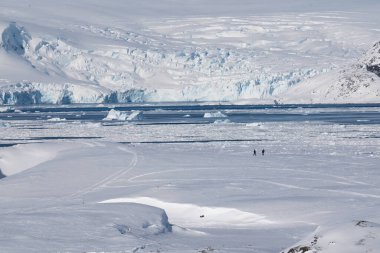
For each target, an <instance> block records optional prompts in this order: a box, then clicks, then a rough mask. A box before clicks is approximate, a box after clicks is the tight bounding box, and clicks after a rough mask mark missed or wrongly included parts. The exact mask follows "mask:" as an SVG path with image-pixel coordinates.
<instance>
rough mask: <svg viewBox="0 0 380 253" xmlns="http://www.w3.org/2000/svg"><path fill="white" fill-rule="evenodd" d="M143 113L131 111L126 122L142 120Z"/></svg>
mask: <svg viewBox="0 0 380 253" xmlns="http://www.w3.org/2000/svg"><path fill="white" fill-rule="evenodd" d="M142 119H143V113H142V112H141V111H133V112H132V113H131V114H130V115H129V116H128V118H127V120H128V121H131V120H142Z"/></svg>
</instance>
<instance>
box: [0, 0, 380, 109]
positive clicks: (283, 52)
mask: <svg viewBox="0 0 380 253" xmlns="http://www.w3.org/2000/svg"><path fill="white" fill-rule="evenodd" d="M274 2H276V1H274ZM295 2H296V1H295ZM324 2H325V1H323V2H321V4H320V7H321V10H319V12H312V11H311V10H307V8H306V7H305V6H303V5H302V6H301V5H299V6H298V7H299V8H298V9H297V8H296V9H294V11H293V12H289V10H288V9H287V8H288V7H286V6H284V5H283V4H279V6H280V7H281V8H283V9H284V11H283V12H280V14H279V13H273V11H272V12H270V11H268V10H265V11H264V10H263V13H259V12H254V13H251V14H248V13H246V11H245V9H246V8H247V9H253V8H257V9H260V8H263V7H262V6H261V4H259V3H258V2H257V1H251V3H245V4H246V6H245V8H243V7H239V8H238V7H236V8H238V10H239V11H238V10H237V9H236V10H235V9H234V8H232V9H231V13H230V14H231V15H226V13H225V12H226V10H228V8H231V4H230V3H229V2H228V1H225V2H224V4H222V5H221V6H219V7H218V8H217V9H215V10H212V9H209V10H204V11H201V12H202V13H198V12H199V10H198V9H197V8H195V7H194V6H195V4H194V3H190V4H188V5H189V6H190V7H189V13H187V14H186V15H179V14H168V13H166V14H165V12H164V13H163V14H156V15H153V16H152V17H148V16H147V14H146V13H141V14H138V12H139V11H141V10H140V9H139V8H141V6H140V5H141V4H137V3H131V2H130V1H128V3H123V2H120V1H116V2H114V3H113V5H108V4H106V3H101V2H96V4H90V3H88V1H87V0H82V1H78V3H75V4H74V3H70V4H68V5H62V4H61V3H59V2H58V1H42V2H39V3H37V2H33V3H31V4H27V3H26V2H25V3H24V2H20V3H19V4H16V3H13V2H12V1H9V0H6V1H5V2H4V8H3V9H2V10H1V11H0V14H1V18H0V32H1V33H2V36H1V38H2V41H1V48H0V61H1V62H3V63H2V64H1V65H0V104H9V105H26V104H70V103H129V102H133V103H139V102H162V101H165V102H169V101H171V102H173V101H185V102H190V101H191V102H194V101H219V102H229V101H241V100H249V101H255V102H256V103H262V102H264V101H273V99H274V98H275V97H277V96H282V94H284V93H285V92H286V91H287V90H289V88H290V87H293V86H295V85H297V84H299V83H302V82H303V81H306V80H309V79H311V78H313V77H316V76H319V75H320V74H323V73H326V72H330V71H331V70H335V69H337V68H339V67H341V66H342V65H344V64H346V63H347V62H351V61H354V60H355V59H356V58H358V57H360V55H361V54H363V52H365V51H366V50H367V49H368V48H369V45H371V44H372V43H373V42H374V41H376V40H378V35H379V30H378V28H377V27H378V25H377V24H378V22H377V19H375V17H376V15H375V14H371V13H372V12H369V9H371V7H373V5H376V3H374V2H373V1H370V0H367V1H365V2H364V3H363V5H362V6H361V8H362V9H364V10H365V11H362V12H360V10H359V11H358V12H357V13H353V12H350V10H353V9H357V7H358V6H357V4H354V3H351V2H350V3H349V4H348V3H346V5H347V6H345V8H348V9H347V10H344V11H342V10H338V9H337V7H331V6H332V5H330V4H326V3H324ZM148 3H149V4H151V8H152V10H154V9H155V8H159V6H157V4H154V3H152V1H147V3H146V4H148ZM213 3H214V4H215V2H213V1H209V2H208V3H205V4H204V6H212V4H213ZM149 4H148V5H149ZM294 4H295V5H297V4H298V3H292V4H291V5H294ZM162 5H163V6H166V8H169V6H170V8H174V6H176V8H180V4H179V3H178V2H176V1H174V2H173V3H171V4H168V3H162ZM58 6H59V7H60V10H61V12H62V15H56V16H55V14H57V7H58ZM228 6H229V7H228ZM326 6H330V7H329V8H330V9H328V8H327V7H326ZM116 7H117V8H116ZM280 7H279V8H280ZM99 8H100V9H102V11H103V12H102V11H100V9H99ZM161 8H162V6H161ZM305 8H306V10H305ZM341 8H343V7H341ZM84 9H86V10H84ZM264 9H265V8H264ZM176 10H178V13H181V12H182V10H179V9H176ZM211 10H212V11H211ZM232 10H234V11H232ZM146 11H147V12H149V10H146ZM78 12H82V13H87V14H88V15H83V14H82V15H75V14H78ZM135 12H137V13H135ZM203 12H205V13H203ZM100 13H102V15H100ZM124 13H125V14H126V15H123V14H124ZM127 14H128V15H129V16H128V15H127ZM264 14H265V15H264ZM369 14H371V15H369ZM96 15H98V18H94V16H96ZM36 16H38V17H39V18H36ZM10 20H11V21H10ZM374 20H375V22H374Z"/></svg>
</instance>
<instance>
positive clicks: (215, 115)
mask: <svg viewBox="0 0 380 253" xmlns="http://www.w3.org/2000/svg"><path fill="white" fill-rule="evenodd" d="M203 118H227V115H225V114H223V113H222V112H220V111H218V112H206V113H205V114H204V115H203Z"/></svg>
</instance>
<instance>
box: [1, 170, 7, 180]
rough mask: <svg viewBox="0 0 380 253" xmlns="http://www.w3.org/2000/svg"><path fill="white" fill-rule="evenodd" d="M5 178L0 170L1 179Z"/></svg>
mask: <svg viewBox="0 0 380 253" xmlns="http://www.w3.org/2000/svg"><path fill="white" fill-rule="evenodd" d="M4 177H6V176H5V175H4V174H3V172H2V171H1V169H0V179H2V178H4Z"/></svg>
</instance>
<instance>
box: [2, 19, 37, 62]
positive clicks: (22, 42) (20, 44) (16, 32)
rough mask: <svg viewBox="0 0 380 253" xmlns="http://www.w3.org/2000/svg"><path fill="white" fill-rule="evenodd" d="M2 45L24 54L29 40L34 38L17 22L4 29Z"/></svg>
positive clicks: (11, 50)
mask: <svg viewBox="0 0 380 253" xmlns="http://www.w3.org/2000/svg"><path fill="white" fill-rule="evenodd" d="M1 39H2V46H3V48H4V49H5V50H6V51H8V52H14V53H16V54H18V55H24V54H25V50H26V49H27V48H28V47H29V41H30V40H31V39H32V37H31V36H30V34H29V33H28V32H27V31H26V30H25V29H24V27H22V26H18V25H17V24H16V23H15V22H12V23H10V24H9V26H8V27H7V28H6V29H5V30H4V31H3V33H2V35H1Z"/></svg>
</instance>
